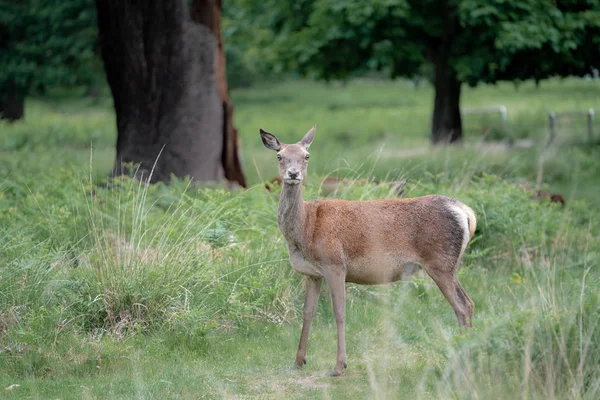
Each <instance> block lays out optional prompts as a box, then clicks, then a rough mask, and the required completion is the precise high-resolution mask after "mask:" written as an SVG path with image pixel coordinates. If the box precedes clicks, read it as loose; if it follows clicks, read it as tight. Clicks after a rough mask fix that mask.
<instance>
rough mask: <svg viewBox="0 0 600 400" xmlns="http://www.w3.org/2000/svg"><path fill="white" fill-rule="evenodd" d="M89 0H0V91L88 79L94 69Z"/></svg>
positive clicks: (92, 10)
mask: <svg viewBox="0 0 600 400" xmlns="http://www.w3.org/2000/svg"><path fill="white" fill-rule="evenodd" d="M95 12H96V11H95V8H94V4H93V2H92V1H91V0H69V1H55V0H45V1H17V2H15V1H10V0H3V1H1V2H0V49H1V51H0V71H1V72H0V91H2V92H3V93H4V94H6V93H10V94H16V95H19V96H23V97H24V96H26V95H28V94H29V92H30V91H31V90H38V91H43V90H45V89H46V88H48V87H52V86H62V85H76V84H81V83H89V82H90V81H91V80H92V72H95V69H93V67H94V65H95V64H94V63H96V62H97V61H96V59H95V57H94V47H95V44H96V36H97V31H96V14H95Z"/></svg>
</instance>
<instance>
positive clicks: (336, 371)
mask: <svg viewBox="0 0 600 400" xmlns="http://www.w3.org/2000/svg"><path fill="white" fill-rule="evenodd" d="M315 132H316V125H313V127H312V128H311V129H310V130H309V131H308V132H307V133H306V135H305V136H304V137H303V138H302V140H301V141H300V142H298V143H295V144H285V143H282V142H280V141H279V139H277V137H276V136H275V135H273V134H271V133H269V132H266V131H264V130H263V129H260V136H261V139H262V142H263V144H264V145H265V147H266V148H267V149H269V150H273V151H275V152H276V153H277V161H278V164H279V174H280V177H281V180H282V182H283V187H282V189H281V194H280V199H279V206H278V215H277V223H278V225H279V229H280V231H281V233H282V235H283V237H284V239H285V242H286V245H287V249H288V253H289V260H290V264H291V266H292V268H293V269H294V270H295V271H296V272H298V273H300V274H302V275H304V277H305V287H306V294H305V298H304V307H303V323H302V331H301V334H300V343H299V345H298V351H297V353H296V360H295V362H294V364H295V365H296V367H298V368H302V366H303V365H304V364H306V354H307V346H308V336H309V331H310V327H311V324H312V319H313V317H314V314H315V310H316V306H317V302H318V298H319V294H320V290H321V285H322V282H323V280H325V282H326V283H327V286H328V287H329V290H330V292H331V299H332V305H333V312H334V317H335V322H336V327H337V359H336V362H335V366H334V368H333V370H332V371H331V372H329V375H330V376H339V375H341V374H342V372H343V370H344V369H345V368H347V355H346V341H345V336H344V323H345V318H346V292H345V284H346V282H351V283H356V284H364V285H378V284H387V283H391V282H395V281H398V280H400V279H403V278H408V277H410V276H411V275H412V274H413V273H415V272H416V271H418V270H419V269H424V270H425V271H426V272H427V274H428V275H429V276H430V277H431V278H432V279H433V281H434V282H435V283H436V284H437V286H438V287H439V289H440V290H441V292H442V294H443V295H444V296H445V298H446V299H447V301H448V303H450V306H451V307H452V308H453V309H454V313H455V314H456V317H457V319H458V325H459V327H466V328H471V326H472V325H471V320H472V318H473V310H474V307H475V305H474V303H473V301H472V300H471V299H470V298H469V296H468V295H467V292H466V291H465V290H464V289H463V287H462V286H461V284H460V282H459V281H458V277H457V268H458V266H459V264H460V262H461V260H462V257H463V253H464V252H465V249H466V247H467V245H468V243H469V242H470V240H471V238H472V237H473V234H474V233H475V229H476V217H475V213H474V212H473V210H472V209H471V208H470V207H468V206H467V205H465V204H463V203H461V202H460V201H458V200H456V199H454V198H451V197H446V196H442V195H429V196H423V197H417V198H395V199H388V200H367V201H347V200H334V199H327V200H315V201H310V202H305V201H304V199H303V197H302V186H303V185H302V182H303V180H304V179H305V178H306V171H307V167H308V160H309V158H310V154H309V152H308V149H309V147H310V145H311V143H312V142H313V139H314V137H315Z"/></svg>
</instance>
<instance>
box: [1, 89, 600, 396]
mask: <svg viewBox="0 0 600 400" xmlns="http://www.w3.org/2000/svg"><path fill="white" fill-rule="evenodd" d="M83 92H84V91H83V89H82V90H81V92H79V91H77V90H70V91H55V92H50V93H48V94H47V95H46V96H45V97H43V98H32V99H29V100H28V102H27V103H26V116H25V120H24V121H23V122H19V123H15V124H7V123H0V393H1V395H0V397H2V398H8V399H11V398H15V399H16V398H35V399H38V398H39V399H57V398H61V399H80V398H92V399H93V398H144V399H165V398H172V399H180V398H181V399H196V398H211V399H212V398H224V399H232V398H233V399H246V398H260V399H264V398H267V399H278V398H334V399H337V398H369V399H371V398H375V399H388V398H415V399H446V398H459V399H497V398H523V399H537V398H544V399H565V398H570V399H580V398H583V399H596V398H598V397H600V364H599V363H598V360H600V270H599V267H600V123H598V122H597V121H595V122H594V126H593V129H594V137H592V138H591V139H590V138H589V137H588V133H587V125H586V124H587V122H586V116H585V114H581V115H579V114H568V115H567V114H563V115H562V116H560V117H559V118H558V119H557V137H556V140H554V141H553V142H552V143H550V144H548V134H549V129H548V113H549V112H563V113H567V112H569V113H572V112H575V111H576V112H585V111H587V110H588V109H589V108H595V109H596V110H597V111H598V110H600V81H598V80H579V79H565V80H551V81H545V82H541V84H540V85H539V86H536V85H535V84H534V83H533V82H523V83H521V84H519V85H518V86H515V85H513V84H499V85H494V86H491V85H490V86H478V87H476V88H469V87H466V86H464V87H463V92H462V104H461V105H462V107H463V108H470V109H477V108H484V107H490V106H497V105H504V106H506V108H507V110H508V114H507V116H508V118H507V121H506V124H505V125H504V126H503V125H502V124H501V121H500V116H499V114H470V115H467V116H465V117H464V120H463V124H464V128H465V133H464V140H463V141H462V143H460V144H458V145H455V146H451V147H440V148H434V147H431V146H430V144H429V141H428V128H429V122H430V112H431V107H432V103H433V90H432V88H431V87H430V86H429V85H427V84H425V83H423V82H422V83H421V84H419V85H417V86H416V87H415V86H414V85H413V84H412V83H410V82H408V81H403V80H400V81H394V82H390V81H380V80H371V79H360V80H353V81H349V82H347V83H345V84H341V83H329V84H325V83H315V82H310V81H304V80H297V81H284V82H279V83H270V84H257V85H256V86H254V87H252V88H248V89H237V90H234V91H233V92H232V98H233V102H234V105H235V115H234V117H235V124H236V127H237V128H238V130H239V135H240V145H241V156H242V163H243V166H244V170H245V173H246V176H247V178H248V180H249V182H250V184H251V186H250V187H249V188H248V189H247V190H234V191H231V190H229V189H227V188H226V187H225V186H224V185H208V186H201V185H196V184H192V183H190V181H189V180H188V179H185V178H181V179H173V181H172V182H171V184H169V185H164V184H155V185H146V184H144V183H143V182H139V181H137V180H134V179H130V178H128V177H120V178H115V179H111V178H109V173H110V170H111V167H112V164H113V162H114V157H115V149H114V147H115V146H114V145H115V142H116V126H115V115H114V111H113V109H112V103H111V97H110V95H109V93H108V90H107V89H104V90H102V91H101V95H100V96H99V97H96V98H89V97H84V96H83ZM314 123H316V124H317V133H316V137H315V141H314V142H313V145H312V146H311V160H310V165H309V177H308V182H307V185H306V188H305V191H304V197H305V199H306V200H313V199H319V198H343V199H352V200H365V199H381V198H392V197H394V196H395V195H396V189H395V186H394V185H395V184H394V183H393V182H396V184H397V182H399V181H400V182H402V184H403V185H404V186H403V189H404V193H403V196H408V197H412V196H420V195H425V194H430V193H440V194H445V195H449V196H453V197H456V198H458V199H460V200H461V201H463V202H465V203H466V204H468V205H469V206H471V207H472V208H473V209H474V210H475V212H476V214H477V218H478V226H477V231H476V233H475V236H474V238H473V240H472V241H471V244H470V245H469V248H468V250H467V253H466V256H465V259H464V261H463V266H462V268H461V270H460V273H459V278H460V280H461V282H462V284H463V286H464V288H465V290H466V291H467V292H468V293H469V295H470V297H471V298H472V299H473V301H474V302H475V317H474V320H473V329H472V330H468V331H467V330H461V329H459V328H458V325H457V322H456V317H455V315H454V312H453V311H452V309H451V307H450V306H449V304H448V303H447V302H446V300H445V299H444V298H443V296H442V294H441V292H440V291H439V289H438V288H437V287H436V286H435V284H434V283H433V281H432V280H431V279H430V278H429V277H427V276H426V275H425V274H418V275H417V276H416V277H414V278H413V279H411V280H410V281H405V282H399V283H396V284H393V285H385V286H359V285H353V284H349V285H347V288H346V292H347V317H346V340H347V350H348V369H347V370H346V371H345V373H344V375H342V376H341V377H339V378H330V377H328V376H326V373H327V371H329V370H330V369H331V368H332V367H333V364H334V362H335V353H336V332H335V321H334V319H333V312H332V310H331V300H330V295H329V291H328V290H327V288H326V287H325V285H324V287H323V289H322V291H321V296H320V299H319V304H318V308H317V315H316V317H315V321H314V324H313V328H312V331H311V335H310V338H309V350H308V364H307V365H306V366H305V367H304V368H303V369H302V370H297V369H295V368H293V361H294V357H295V351H296V346H297V344H298V343H297V341H298V339H299V335H300V325H301V321H302V302H303V298H304V296H303V282H302V277H301V276H300V275H297V274H295V273H294V272H293V271H292V269H291V267H290V266H289V263H288V261H287V251H286V247H285V242H284V240H283V237H282V236H281V234H280V233H279V230H278V227H277V217H276V216H277V201H278V190H279V189H278V187H277V186H276V185H271V189H272V190H271V191H267V190H265V187H264V183H265V181H270V180H271V179H272V178H273V177H275V176H276V175H277V163H276V160H275V156H274V154H273V153H272V152H270V151H269V150H267V149H265V148H264V147H263V145H262V142H261V140H260V137H259V134H258V129H259V128H263V129H265V130H267V131H269V132H272V133H274V134H276V135H277V136H278V137H279V138H280V139H281V140H282V141H284V142H292V141H298V140H300V139H301V138H302V135H304V133H306V131H308V129H310V127H311V126H312V124H314ZM328 176H334V177H337V178H340V179H341V183H340V184H339V185H338V186H337V188H334V189H331V188H327V187H325V186H324V185H323V184H322V181H323V179H324V178H325V177H328ZM538 189H539V190H543V191H546V192H548V193H560V194H561V195H562V196H563V197H564V199H565V204H564V205H561V204H558V203H551V202H550V201H549V199H547V198H536V191H537V190H538Z"/></svg>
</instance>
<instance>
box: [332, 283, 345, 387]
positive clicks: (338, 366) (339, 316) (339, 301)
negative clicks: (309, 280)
mask: <svg viewBox="0 0 600 400" xmlns="http://www.w3.org/2000/svg"><path fill="white" fill-rule="evenodd" d="M345 283H346V278H345V276H344V275H342V274H339V275H337V274H334V275H332V276H329V277H327V285H328V286H329V290H331V300H332V302H333V314H334V316H335V324H336V326H337V337H338V346H337V360H336V363H335V367H334V368H333V370H332V371H331V372H330V373H329V375H330V376H339V375H341V374H342V371H343V369H344V368H346V367H347V364H346V360H347V357H346V337H345V334H344V320H345V318H346V287H345Z"/></svg>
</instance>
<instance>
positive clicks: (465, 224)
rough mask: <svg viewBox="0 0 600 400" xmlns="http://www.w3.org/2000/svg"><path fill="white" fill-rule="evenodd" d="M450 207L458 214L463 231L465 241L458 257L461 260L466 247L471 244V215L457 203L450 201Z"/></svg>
mask: <svg viewBox="0 0 600 400" xmlns="http://www.w3.org/2000/svg"><path fill="white" fill-rule="evenodd" d="M448 207H449V208H450V210H451V211H452V213H453V214H454V215H455V216H456V219H457V220H458V223H459V224H460V226H461V228H462V231H463V242H462V247H461V250H460V256H459V257H458V258H459V260H460V259H461V258H462V255H463V253H464V252H465V249H466V248H467V245H468V244H469V240H470V239H471V235H470V234H469V216H468V215H467V213H466V211H465V210H463V209H462V208H461V207H460V206H459V205H457V204H452V203H450V204H448Z"/></svg>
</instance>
